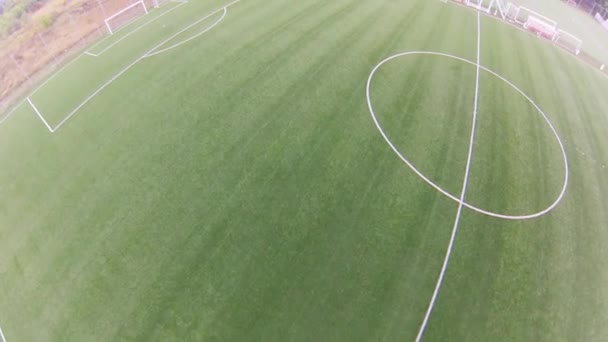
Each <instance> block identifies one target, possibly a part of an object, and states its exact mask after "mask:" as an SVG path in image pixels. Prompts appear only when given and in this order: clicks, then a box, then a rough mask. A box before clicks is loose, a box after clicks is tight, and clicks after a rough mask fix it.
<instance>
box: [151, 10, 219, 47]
mask: <svg viewBox="0 0 608 342" xmlns="http://www.w3.org/2000/svg"><path fill="white" fill-rule="evenodd" d="M216 13H217V12H216ZM226 13H228V9H227V8H226V7H224V13H223V14H222V16H221V17H220V18H219V19H218V20H217V21H216V22H215V23H213V25H211V26H209V27H208V28H206V29H205V30H203V31H202V32H199V33H197V34H196V35H194V36H192V37H190V38H188V39H186V40H183V41H181V42H179V43H177V44H174V45H171V46H169V47H167V48H165V49H162V50H158V51H155V52H154V53H151V54H148V55H147V56H145V57H144V58H148V57H152V56H156V55H158V54H161V53H163V52H167V51H169V50H171V49H174V48H176V47H178V46H180V45H182V44H186V43H187V42H189V41H191V40H193V39H195V38H198V37H200V36H202V35H203V34H205V33H207V32H209V31H211V30H212V29H213V28H214V27H215V26H217V25H218V24H219V23H220V22H221V21H222V20H224V17H225V16H226ZM214 14H215V13H214ZM193 26H194V25H193Z"/></svg>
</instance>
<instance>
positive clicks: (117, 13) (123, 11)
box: [104, 0, 148, 34]
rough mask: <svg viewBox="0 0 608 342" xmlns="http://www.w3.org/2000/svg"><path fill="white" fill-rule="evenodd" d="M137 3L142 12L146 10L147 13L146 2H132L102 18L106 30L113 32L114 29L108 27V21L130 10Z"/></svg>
mask: <svg viewBox="0 0 608 342" xmlns="http://www.w3.org/2000/svg"><path fill="white" fill-rule="evenodd" d="M138 5H141V6H143V8H144V12H146V14H148V8H146V4H144V1H143V0H139V1H138V2H135V3H133V4H131V5H129V6H127V7H125V8H123V9H121V10H120V11H118V12H116V13H114V14H112V15H111V16H109V17H108V18H106V19H105V20H104V22H105V23H106V27H107V28H108V31H109V32H110V34H114V31H112V28H111V27H110V24H109V21H110V20H112V19H114V18H116V17H117V16H119V15H121V14H123V13H125V12H126V11H128V10H130V9H131V8H133V7H135V6H138Z"/></svg>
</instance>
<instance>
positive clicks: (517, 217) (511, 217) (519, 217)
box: [367, 51, 570, 220]
mask: <svg viewBox="0 0 608 342" xmlns="http://www.w3.org/2000/svg"><path fill="white" fill-rule="evenodd" d="M417 54H420V55H432V56H442V57H448V58H452V59H455V60H458V61H462V62H465V63H468V64H471V65H473V66H476V65H477V64H476V63H475V62H472V61H470V60H468V59H465V58H462V57H458V56H454V55H450V54H447V53H441V52H432V51H409V52H402V53H398V54H396V55H393V56H390V57H387V58H386V59H384V60H383V61H382V62H380V64H378V65H377V66H376V67H375V68H374V69H373V70H372V72H371V74H370V76H369V78H368V81H367V105H368V109H369V112H370V115H371V117H372V120H373V121H374V124H375V125H376V128H377V129H378V131H379V132H380V134H381V135H382V137H383V138H384V141H386V143H387V144H388V145H389V146H390V148H391V150H392V151H393V152H394V153H395V154H396V155H397V156H398V157H399V159H401V161H403V163H405V165H407V166H408V167H409V168H410V169H411V170H412V171H414V173H415V174H416V175H417V176H418V177H420V178H421V179H422V180H423V181H424V182H425V183H427V184H429V185H430V186H431V187H433V188H434V189H435V190H437V191H439V192H440V193H441V194H442V195H444V196H446V197H448V198H449V199H451V200H453V201H455V202H456V203H460V199H459V198H457V197H456V196H454V195H452V194H450V193H449V192H447V191H446V190H444V189H443V188H441V187H440V186H439V185H437V184H436V183H434V182H433V181H432V180H430V179H429V178H428V177H426V176H425V175H424V174H423V173H422V172H420V170H418V169H417V168H416V166H414V164H412V163H411V162H410V161H409V160H408V159H407V158H405V157H404V156H403V154H402V153H401V152H400V151H399V149H397V147H396V146H395V145H394V144H393V143H392V142H391V140H390V139H389V137H388V135H387V134H386V133H385V132H384V130H383V129H382V125H380V122H379V121H378V118H377V116H376V113H375V111H374V107H373V105H372V100H371V83H372V80H373V77H374V75H375V74H376V72H377V71H378V70H379V69H380V68H381V67H382V66H383V65H384V64H386V63H388V62H390V61H392V60H394V59H396V58H399V57H404V56H409V55H417ZM479 67H480V68H481V69H482V70H484V71H486V72H488V73H490V74H492V75H493V76H494V77H496V78H498V79H500V80H501V81H503V82H505V83H506V84H508V85H509V86H510V87H512V88H513V89H514V90H515V91H516V92H518V93H519V94H520V95H521V96H523V97H524V98H525V99H526V100H527V101H528V102H529V103H530V104H531V105H532V106H533V107H534V108H535V109H536V110H537V111H538V113H539V114H540V115H541V116H542V118H543V119H544V120H545V122H546V123H547V125H548V126H549V128H550V129H551V132H553V135H554V137H555V140H556V141H557V143H558V145H559V147H560V150H561V152H562V157H563V160H564V183H563V185H562V189H561V192H560V194H559V195H558V196H557V198H556V199H555V201H554V202H553V203H552V204H551V205H550V206H549V207H547V208H546V209H544V210H542V211H539V212H536V213H532V214H527V215H505V214H500V213H495V212H491V211H488V210H484V209H481V208H479V207H476V206H474V205H471V204H469V203H467V202H464V203H463V205H464V206H465V207H467V208H469V209H471V210H473V211H476V212H478V213H480V214H484V215H487V216H491V217H495V218H501V219H506V220H526V219H533V218H537V217H540V216H543V215H545V214H547V213H548V212H550V211H551V210H553V209H554V208H555V207H556V206H557V205H558V204H559V203H560V202H561V200H562V199H563V197H564V196H565V194H566V190H567V188H568V179H569V173H570V171H569V167H568V158H567V156H566V149H565V147H564V144H563V142H562V140H561V138H560V137H559V134H558V133H557V130H556V129H555V127H554V126H553V124H552V123H551V120H549V118H548V117H547V115H546V114H545V112H543V110H542V109H541V108H540V107H539V106H538V105H537V104H536V103H535V102H534V101H532V99H531V98H530V97H529V96H528V95H526V93H524V92H523V91H522V90H521V89H520V88H518V87H517V86H516V85H515V84H513V82H511V81H509V80H507V79H506V78H505V77H503V76H501V75H499V74H497V73H496V72H494V71H492V70H490V69H488V68H486V67H484V66H483V65H480V66H479Z"/></svg>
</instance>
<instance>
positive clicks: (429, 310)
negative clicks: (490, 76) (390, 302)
mask: <svg viewBox="0 0 608 342" xmlns="http://www.w3.org/2000/svg"><path fill="white" fill-rule="evenodd" d="M480 62H481V15H480V14H479V12H477V75H476V79H475V103H474V105H473V123H472V125H471V140H470V142H469V155H468V157H467V165H466V167H465V172H464V181H463V183H462V192H461V194H460V203H459V204H458V210H457V211H456V219H455V220H454V226H453V228H452V235H451V236H450V243H449V244H448V248H447V250H446V253H445V258H444V259H443V265H442V266H441V272H440V273H439V278H437V283H436V284H435V290H434V291H433V296H432V297H431V301H430V303H429V306H428V308H427V310H426V314H425V315H424V320H423V321H422V324H421V325H420V329H419V330H418V335H417V336H416V342H420V341H421V340H422V336H423V335H424V332H425V330H426V327H427V325H428V322H429V319H430V317H431V313H432V312H433V308H434V307H435V303H436V301H437V296H438V295H439V291H440V290H441V285H442V284H443V279H444V278H445V272H446V270H447V268H448V264H449V262H450V257H451V255H452V250H453V249H454V242H455V241H456V234H457V233H458V227H459V225H460V218H461V215H462V208H463V207H464V206H463V204H464V199H465V196H466V193H467V185H468V183H469V174H470V171H471V160H472V159H473V146H474V145H475V130H476V127H477V114H478V113H477V112H478V108H479V107H478V103H479V74H480V71H481V68H480V65H479V63H480Z"/></svg>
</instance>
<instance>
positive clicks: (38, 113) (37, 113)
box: [27, 97, 55, 133]
mask: <svg viewBox="0 0 608 342" xmlns="http://www.w3.org/2000/svg"><path fill="white" fill-rule="evenodd" d="M27 102H28V103H29V104H30V106H32V109H33V110H34V112H36V115H38V117H39V118H40V120H42V123H44V125H45V126H46V128H48V130H49V132H51V133H54V132H55V130H53V128H52V127H51V126H50V125H49V123H48V122H46V120H45V119H44V117H43V116H42V114H40V111H39V110H38V108H36V106H35V105H34V103H33V102H32V100H30V98H29V97H28V98H27Z"/></svg>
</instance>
